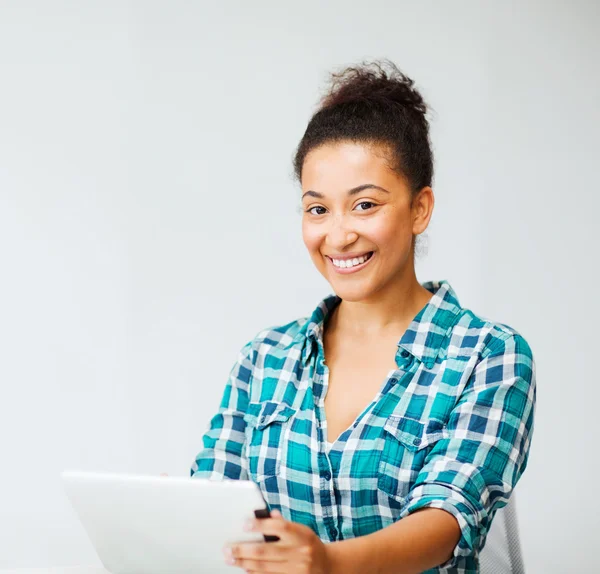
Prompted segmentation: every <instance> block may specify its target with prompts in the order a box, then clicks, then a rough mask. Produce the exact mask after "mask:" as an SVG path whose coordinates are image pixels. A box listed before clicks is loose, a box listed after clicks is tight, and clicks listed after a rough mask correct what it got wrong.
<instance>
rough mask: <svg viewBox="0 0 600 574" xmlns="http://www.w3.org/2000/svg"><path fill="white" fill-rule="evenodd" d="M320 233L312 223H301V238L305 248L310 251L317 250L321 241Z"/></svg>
mask: <svg viewBox="0 0 600 574" xmlns="http://www.w3.org/2000/svg"><path fill="white" fill-rule="evenodd" d="M322 239H323V238H322V237H321V233H320V232H319V230H318V229H316V228H315V226H314V225H310V224H308V223H304V222H303V223H302V240H303V241H304V245H305V246H306V248H307V249H308V250H309V251H310V252H311V253H312V252H313V251H318V249H319V247H320V245H321V243H322Z"/></svg>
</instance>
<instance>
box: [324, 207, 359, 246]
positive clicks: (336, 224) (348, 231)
mask: <svg viewBox="0 0 600 574" xmlns="http://www.w3.org/2000/svg"><path fill="white" fill-rule="evenodd" d="M330 221H331V225H330V227H329V229H328V231H327V236H326V237H325V243H326V244H327V245H329V246H330V247H333V248H334V249H336V250H340V251H341V250H342V249H343V248H344V247H346V246H347V245H351V244H352V243H354V242H355V241H356V240H357V239H358V233H356V231H354V230H353V229H352V225H351V221H350V222H349V221H348V220H347V218H346V217H345V215H344V214H338V215H335V216H333V217H332V218H331V219H330Z"/></svg>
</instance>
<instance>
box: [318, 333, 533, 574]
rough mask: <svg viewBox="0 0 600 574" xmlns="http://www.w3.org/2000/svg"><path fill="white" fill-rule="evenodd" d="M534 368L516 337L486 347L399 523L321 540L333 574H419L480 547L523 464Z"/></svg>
mask: <svg viewBox="0 0 600 574" xmlns="http://www.w3.org/2000/svg"><path fill="white" fill-rule="evenodd" d="M535 393H536V390H535V366H534V362H533V356H532V353H531V349H530V348H529V346H528V344H527V342H526V341H525V339H523V338H522V337H521V336H520V335H518V334H515V335H513V336H510V337H509V338H508V339H506V340H503V341H499V342H497V343H495V345H494V346H493V347H492V348H491V349H489V350H488V351H486V353H485V354H484V356H483V358H482V359H481V360H480V362H479V363H478V364H477V365H476V367H475V369H474V372H473V374H472V375H471V377H470V378H469V380H468V381H467V383H466V385H465V389H464V391H463V393H462V395H461V398H460V399H459V401H458V402H457V404H456V405H455V407H454V409H453V410H452V412H451V414H450V417H449V420H448V423H447V425H446V433H445V436H444V437H443V438H441V439H440V440H439V441H437V442H436V443H435V444H434V446H433V448H432V449H431V452H430V453H429V455H428V457H427V458H426V460H425V464H424V466H423V468H422V469H421V471H420V473H419V475H418V477H417V479H416V481H415V484H414V486H413V488H412V489H411V491H410V493H409V495H408V497H407V499H406V500H405V501H404V508H403V510H402V513H401V515H400V518H401V519H400V520H399V521H398V522H396V523H394V524H392V525H390V526H388V527H386V528H384V529H382V530H380V531H378V532H375V533H373V534H370V535H367V536H364V537H362V538H355V539H351V540H344V541H340V542H334V543H332V544H330V545H328V546H329V547H330V548H329V549H328V552H329V556H330V557H331V561H332V564H333V565H334V568H333V570H332V573H333V574H337V573H338V572H344V573H347V574H352V573H353V572H357V573H358V572H364V571H369V572H374V573H377V574H388V573H389V574H392V573H393V574H397V573H399V572H407V573H408V572H422V571H423V570H426V569H427V568H432V567H434V566H438V565H440V564H443V566H444V567H451V566H453V565H455V564H456V563H457V561H460V560H461V559H463V558H464V557H468V556H471V555H473V554H476V553H478V552H479V550H480V549H481V547H482V546H483V543H484V541H485V537H486V535H487V532H488V530H489V528H490V525H491V521H492V519H493V517H494V514H495V512H496V510H497V509H498V508H501V507H502V506H505V505H506V503H507V502H508V498H509V497H510V494H511V492H512V489H513V488H514V486H515V484H516V483H517V481H518V480H519V478H520V476H521V475H522V473H523V471H524V470H525V467H526V466H527V458H528V454H529V446H530V442H531V433H532V430H533V415H534V405H535Z"/></svg>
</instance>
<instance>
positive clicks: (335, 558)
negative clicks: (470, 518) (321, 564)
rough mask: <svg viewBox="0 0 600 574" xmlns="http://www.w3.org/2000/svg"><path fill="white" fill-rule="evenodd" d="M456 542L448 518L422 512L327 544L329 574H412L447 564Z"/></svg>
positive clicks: (455, 530)
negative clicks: (364, 573) (383, 526)
mask: <svg viewBox="0 0 600 574" xmlns="http://www.w3.org/2000/svg"><path fill="white" fill-rule="evenodd" d="M459 538H460V528H459V526H458V522H457V521H456V520H455V519H454V517H453V516H452V515H451V514H449V513H448V512H444V511H443V510H439V509H437V508H425V509H424V510H420V511H415V512H414V513H413V514H411V515H410V516H407V517H406V518H404V519H402V520H399V521H398V522H395V523H394V524H390V525H389V526H387V527H386V528H383V529H381V530H379V531H377V532H374V533H373V534H369V535H367V536H361V537H358V538H351V539H349V540H342V541H340V542H333V543H331V544H327V545H326V552H327V556H328V560H329V563H330V564H331V565H332V567H331V570H330V571H329V574H359V573H363V572H369V573H371V574H388V573H389V574H416V573H418V572H423V571H424V570H427V569H429V568H433V567H434V566H437V565H438V564H442V563H443V562H446V561H448V560H449V559H450V558H451V557H452V551H453V549H454V547H455V546H456V544H457V543H458V540H459Z"/></svg>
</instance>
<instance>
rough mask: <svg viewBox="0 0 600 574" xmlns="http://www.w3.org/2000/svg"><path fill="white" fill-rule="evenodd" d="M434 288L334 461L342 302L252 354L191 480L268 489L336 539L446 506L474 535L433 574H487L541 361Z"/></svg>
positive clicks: (249, 348)
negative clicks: (331, 392)
mask: <svg viewBox="0 0 600 574" xmlns="http://www.w3.org/2000/svg"><path fill="white" fill-rule="evenodd" d="M423 287H425V288H426V289H428V290H429V291H430V292H431V293H433V297H432V298H431V300H430V301H429V302H428V303H427V305H425V307H423V309H421V311H420V312H419V313H418V314H417V316H416V317H415V318H414V319H413V321H412V323H411V324H410V326H409V327H408V329H407V330H406V332H405V333H404V335H403V336H402V338H401V339H400V341H399V343H398V348H397V351H396V365H397V368H396V369H394V370H391V371H390V372H389V373H388V376H387V378H386V380H385V381H383V383H382V386H381V388H380V390H379V392H378V393H377V395H376V396H375V397H374V399H373V401H372V402H371V403H370V404H369V405H368V406H367V407H366V408H365V409H364V410H363V411H362V413H361V414H360V415H359V416H358V418H357V419H356V420H355V422H354V423H353V425H352V426H351V427H350V428H348V429H347V430H346V431H344V432H343V433H342V434H341V435H340V437H339V438H338V439H337V440H336V441H335V442H334V443H333V446H332V448H331V450H328V449H327V448H326V442H325V438H326V419H325V410H324V398H325V394H326V393H327V384H328V368H327V366H326V365H325V362H324V352H323V329H324V323H325V320H326V318H327V315H328V314H329V313H331V311H332V310H333V309H334V307H335V306H336V305H337V304H339V302H340V299H339V297H337V296H335V295H330V296H328V297H327V298H325V299H324V300H323V301H322V302H321V303H320V304H319V305H318V307H317V308H316V309H315V311H314V312H313V314H312V316H311V317H310V318H303V319H299V320H296V321H293V322H291V323H288V324H286V325H283V326H278V327H273V328H270V329H266V330H264V331H262V332H260V333H259V334H258V335H257V336H256V337H255V338H254V339H253V340H252V341H250V342H248V343H247V344H246V345H245V346H244V347H243V348H242V350H241V352H240V354H239V357H238V360H237V362H236V363H235V365H234V366H233V368H232V370H231V373H230V376H229V380H228V382H227V385H226V387H225V392H224V395H223V399H222V402H221V405H220V408H219V410H218V413H217V414H215V415H214V417H213V418H212V419H211V421H210V423H209V425H208V427H207V430H206V432H205V434H204V436H203V437H202V440H203V448H202V450H201V451H200V452H199V454H198V455H197V456H196V459H195V462H194V464H193V465H192V468H191V475H192V476H193V477H203V478H211V479H225V478H226V479H250V480H252V481H254V482H255V483H256V484H258V486H259V487H260V489H261V491H262V493H263V496H264V498H265V500H266V501H267V504H268V505H269V507H270V508H271V509H273V508H277V509H279V510H280V512H281V513H282V515H283V517H284V518H286V519H288V520H292V521H294V522H299V523H303V524H306V525H308V526H309V527H311V528H312V529H313V530H314V531H315V533H316V534H317V535H318V536H319V537H320V538H321V540H323V541H324V542H333V541H336V540H344V539H348V538H353V537H356V536H363V535H366V534H370V533H372V532H375V531H377V530H380V529H381V528H385V527H386V526H388V525H390V524H392V523H394V522H395V521H397V520H399V519H401V518H403V517H405V516H407V515H408V514H410V513H411V512H414V511H415V510H417V509H420V508H424V507H433V508H441V509H444V510H446V511H447V512H450V513H451V514H452V515H453V516H454V517H455V518H456V519H457V521H458V524H459V525H460V529H461V538H460V541H459V543H458V545H457V546H456V548H455V550H454V553H453V556H452V558H451V559H450V560H449V561H448V562H446V563H445V564H443V565H441V566H439V567H438V568H434V569H432V570H430V571H429V572H447V573H450V572H457V573H459V572H460V573H466V572H477V571H478V562H479V560H478V553H479V551H480V550H481V548H482V547H483V545H484V543H485V537H486V534H487V532H488V530H489V528H490V524H491V521H492V518H493V517H494V514H495V512H496V510H497V509H498V508H501V507H502V506H504V505H505V504H506V503H507V501H508V498H509V496H510V494H511V491H512V490H513V488H514V486H515V484H516V483H517V481H518V479H519V477H520V476H521V474H522V473H523V471H524V470H525V467H526V464H527V457H528V453H529V445H530V441H531V433H532V428H533V416H534V404H535V364H534V360H533V356H532V352H531V349H530V347H529V345H528V344H527V342H526V340H525V339H524V338H523V337H522V336H521V335H520V334H519V333H517V331H515V330H514V329H512V328H511V327H509V326H507V325H504V324H502V323H496V322H491V321H488V320H485V319H483V318H481V317H479V316H477V315H475V314H474V313H473V312H472V311H470V310H469V309H465V308H463V307H461V306H460V304H459V302H458V299H457V296H456V294H455V292H454V290H453V289H452V287H451V286H450V284H449V283H448V282H447V281H444V280H442V281H429V282H426V283H423Z"/></svg>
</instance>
